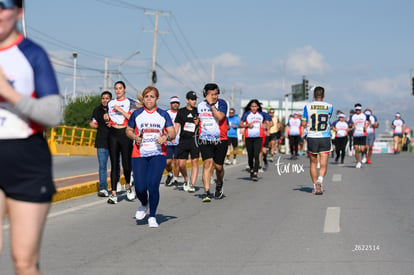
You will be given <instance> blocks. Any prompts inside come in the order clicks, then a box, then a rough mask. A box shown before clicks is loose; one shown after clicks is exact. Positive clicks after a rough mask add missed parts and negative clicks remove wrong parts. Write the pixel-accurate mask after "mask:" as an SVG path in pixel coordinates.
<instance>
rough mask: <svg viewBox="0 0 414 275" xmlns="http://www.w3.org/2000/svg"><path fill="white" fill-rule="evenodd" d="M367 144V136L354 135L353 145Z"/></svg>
mask: <svg viewBox="0 0 414 275" xmlns="http://www.w3.org/2000/svg"><path fill="white" fill-rule="evenodd" d="M366 144H367V137H354V145H359V146H365V145H366Z"/></svg>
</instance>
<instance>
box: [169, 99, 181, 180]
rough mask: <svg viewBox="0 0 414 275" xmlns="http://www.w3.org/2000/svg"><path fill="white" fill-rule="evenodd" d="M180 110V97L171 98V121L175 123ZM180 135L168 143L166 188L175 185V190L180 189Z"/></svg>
mask: <svg viewBox="0 0 414 275" xmlns="http://www.w3.org/2000/svg"><path fill="white" fill-rule="evenodd" d="M179 108H180V99H179V98H178V96H172V97H171V98H170V109H169V110H168V111H167V113H168V114H169V115H170V118H171V120H172V121H173V122H174V120H175V117H176V116H177V112H178V109H179ZM179 137H180V136H179V135H177V136H176V138H175V139H173V140H171V141H167V166H166V167H165V170H167V172H168V175H167V179H166V181H165V186H171V185H173V184H174V186H175V188H177V187H178V182H177V178H178V173H179V171H178V170H179V167H178V159H177V148H178V144H179Z"/></svg>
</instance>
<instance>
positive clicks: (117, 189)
mask: <svg viewBox="0 0 414 275" xmlns="http://www.w3.org/2000/svg"><path fill="white" fill-rule="evenodd" d="M121 191H122V184H121V183H120V182H119V181H118V183H117V184H116V192H121Z"/></svg>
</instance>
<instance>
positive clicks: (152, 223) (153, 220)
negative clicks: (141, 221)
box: [148, 217, 159, 228]
mask: <svg viewBox="0 0 414 275" xmlns="http://www.w3.org/2000/svg"><path fill="white" fill-rule="evenodd" d="M148 226H149V227H152V228H156V227H158V226H159V225H158V223H157V219H156V218H155V217H149V218H148Z"/></svg>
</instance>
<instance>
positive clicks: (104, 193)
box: [98, 189, 109, 197]
mask: <svg viewBox="0 0 414 275" xmlns="http://www.w3.org/2000/svg"><path fill="white" fill-rule="evenodd" d="M98 196H99V197H108V196H109V194H108V191H107V190H105V189H102V190H100V191H99V192H98Z"/></svg>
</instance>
